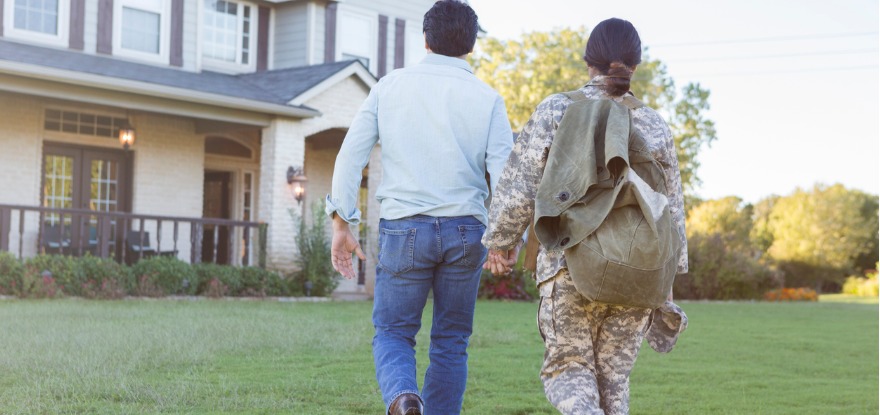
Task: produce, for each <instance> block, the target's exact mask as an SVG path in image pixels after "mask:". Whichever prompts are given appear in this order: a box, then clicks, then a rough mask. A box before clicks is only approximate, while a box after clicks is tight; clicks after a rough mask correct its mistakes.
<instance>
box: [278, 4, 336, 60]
mask: <svg viewBox="0 0 880 415" xmlns="http://www.w3.org/2000/svg"><path fill="white" fill-rule="evenodd" d="M308 15H309V14H308V4H307V3H305V2H302V3H286V4H281V5H279V6H277V7H276V8H275V17H274V19H275V39H274V40H275V47H274V60H273V67H272V68H273V69H281V68H292V67H297V66H306V65H308V61H307V55H308V52H307V48H308V40H307V39H306V37H307V34H308ZM322 35H323V34H322Z"/></svg>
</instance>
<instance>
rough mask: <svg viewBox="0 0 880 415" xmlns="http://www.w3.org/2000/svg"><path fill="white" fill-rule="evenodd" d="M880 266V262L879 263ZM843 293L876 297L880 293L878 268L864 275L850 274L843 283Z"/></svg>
mask: <svg viewBox="0 0 880 415" xmlns="http://www.w3.org/2000/svg"><path fill="white" fill-rule="evenodd" d="M878 267H880V264H878ZM841 293H842V294H849V295H855V296H858V297H874V298H877V296H878V295H880V286H878V283H877V270H876V269H875V270H873V272H868V273H867V274H866V275H865V276H864V277H859V276H855V275H853V276H850V277H847V279H846V281H844V283H843V289H842V290H841Z"/></svg>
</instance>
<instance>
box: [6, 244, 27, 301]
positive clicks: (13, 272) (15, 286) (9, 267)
mask: <svg viewBox="0 0 880 415" xmlns="http://www.w3.org/2000/svg"><path fill="white" fill-rule="evenodd" d="M23 277H24V266H22V264H21V261H19V260H18V258H16V257H15V255H12V254H10V253H9V252H0V295H19V293H20V292H21V286H22V278H23Z"/></svg>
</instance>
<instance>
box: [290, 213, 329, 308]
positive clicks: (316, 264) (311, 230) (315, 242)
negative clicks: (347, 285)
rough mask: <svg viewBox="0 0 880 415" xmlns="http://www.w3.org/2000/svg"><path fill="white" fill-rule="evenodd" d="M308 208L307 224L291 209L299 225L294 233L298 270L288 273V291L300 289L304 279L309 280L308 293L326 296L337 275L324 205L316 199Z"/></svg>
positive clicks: (302, 286) (304, 284) (305, 281)
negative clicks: (289, 274)
mask: <svg viewBox="0 0 880 415" xmlns="http://www.w3.org/2000/svg"><path fill="white" fill-rule="evenodd" d="M311 211H312V223H311V224H306V223H305V222H306V221H304V220H302V218H299V217H297V215H296V214H295V213H294V212H293V211H291V216H292V217H293V219H294V221H295V222H297V224H298V228H299V232H297V234H296V247H297V251H298V255H297V258H296V265H297V266H298V267H299V270H298V271H296V272H294V273H293V274H291V277H290V291H291V292H297V290H303V289H304V287H305V286H306V283H310V284H311V290H310V291H311V295H313V296H319V297H323V296H329V295H330V294H332V293H333V290H335V289H336V287H337V286H339V280H340V278H341V276H340V275H339V274H337V273H336V271H335V270H334V269H333V264H331V262H330V238H329V237H328V236H327V230H326V226H325V224H326V221H327V216H325V215H324V209H322V208H321V205H320V203H315V204H313V205H312V209H311Z"/></svg>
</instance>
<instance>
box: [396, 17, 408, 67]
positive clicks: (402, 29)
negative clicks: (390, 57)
mask: <svg viewBox="0 0 880 415" xmlns="http://www.w3.org/2000/svg"><path fill="white" fill-rule="evenodd" d="M394 23H395V28H394V69H397V68H403V65H404V63H405V62H406V60H404V58H405V57H406V56H405V53H406V52H405V50H406V20H403V19H397V20H396V21H395V22H394Z"/></svg>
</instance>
